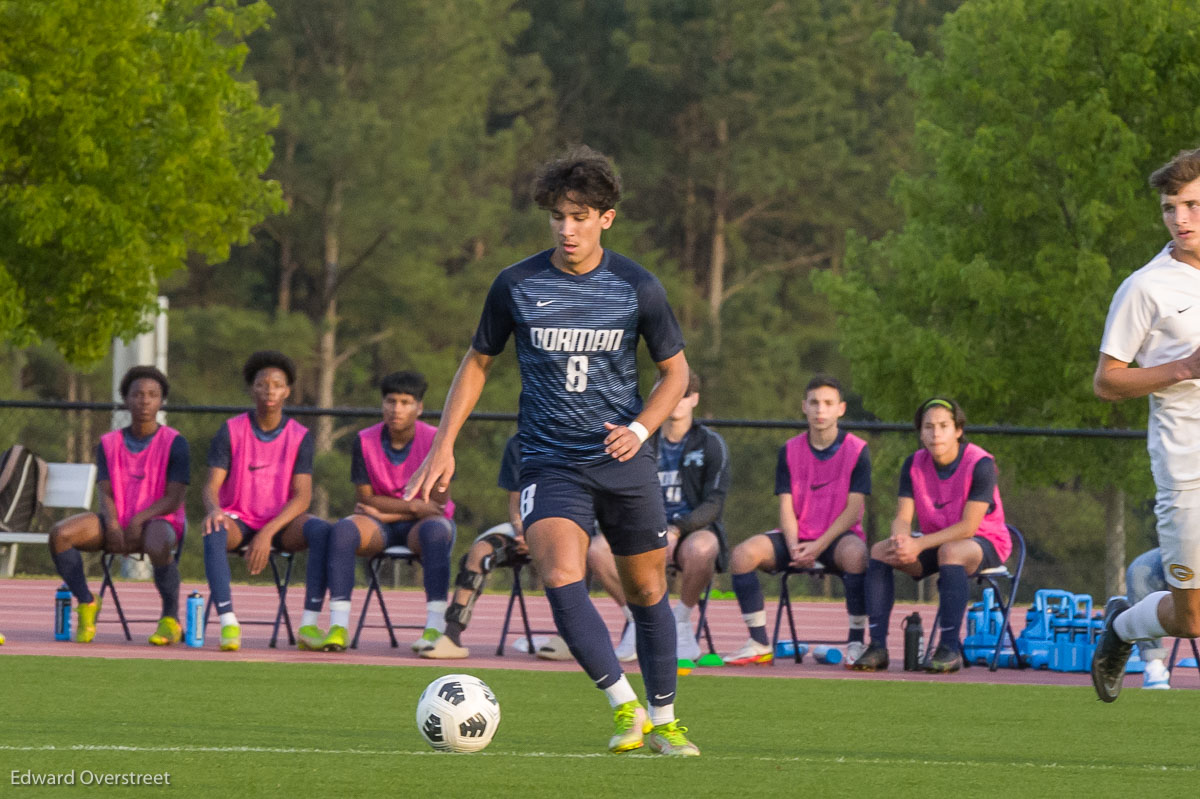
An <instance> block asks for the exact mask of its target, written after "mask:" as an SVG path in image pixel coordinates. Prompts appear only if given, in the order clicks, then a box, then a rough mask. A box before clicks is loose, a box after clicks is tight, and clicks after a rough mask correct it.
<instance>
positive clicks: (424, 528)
mask: <svg viewBox="0 0 1200 799" xmlns="http://www.w3.org/2000/svg"><path fill="white" fill-rule="evenodd" d="M417 540H418V541H419V542H420V545H421V571H422V572H423V573H424V575H425V600H426V601H427V602H445V601H446V594H448V593H450V550H451V549H453V548H454V527H453V526H452V525H451V524H450V521H449V520H448V519H443V518H436V519H422V520H421V522H420V523H419V524H418V525H417Z"/></svg>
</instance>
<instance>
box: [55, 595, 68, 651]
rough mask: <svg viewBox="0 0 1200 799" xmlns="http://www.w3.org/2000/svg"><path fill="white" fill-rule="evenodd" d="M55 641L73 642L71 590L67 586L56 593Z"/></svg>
mask: <svg viewBox="0 0 1200 799" xmlns="http://www.w3.org/2000/svg"><path fill="white" fill-rule="evenodd" d="M54 640H55V641H70V640H71V589H69V588H67V586H66V585H65V584H63V585H60V586H59V587H58V590H57V591H55V592H54Z"/></svg>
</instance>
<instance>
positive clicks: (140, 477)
mask: <svg viewBox="0 0 1200 799" xmlns="http://www.w3.org/2000/svg"><path fill="white" fill-rule="evenodd" d="M129 476H130V477H132V478H133V479H134V480H145V479H146V475H144V474H131V475H129Z"/></svg>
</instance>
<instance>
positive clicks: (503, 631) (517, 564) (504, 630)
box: [496, 556, 558, 657]
mask: <svg viewBox="0 0 1200 799" xmlns="http://www.w3.org/2000/svg"><path fill="white" fill-rule="evenodd" d="M529 563H530V561H529V558H528V557H526V556H519V557H517V558H516V559H515V561H514V562H513V563H512V564H511V567H510V568H512V590H511V591H510V592H509V594H508V608H507V609H506V610H505V611H504V624H503V626H501V628H500V643H498V644H497V645H496V655H497V656H499V657H503V656H504V645H505V643H506V642H507V641H508V628H509V625H510V623H511V622H512V614H513V606H514V605H516V606H518V607H519V608H520V610H521V624H522V627H523V629H524V630H525V636H524V637H525V642H526V643H527V644H528V645H529V651H530V653H534V652H535V651H536V650H535V648H534V646H533V636H534V634H535V633H537V634H541V635H557V634H558V630H534V629H532V628H531V627H530V626H529V613H528V612H527V611H526V609H525V592H524V590H522V588H521V570H522V569H524V568H525V567H526V566H528V565H529ZM518 640H519V639H518Z"/></svg>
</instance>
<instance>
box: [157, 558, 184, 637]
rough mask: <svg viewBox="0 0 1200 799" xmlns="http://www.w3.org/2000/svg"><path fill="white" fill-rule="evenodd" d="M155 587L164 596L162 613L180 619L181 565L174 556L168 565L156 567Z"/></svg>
mask: <svg viewBox="0 0 1200 799" xmlns="http://www.w3.org/2000/svg"><path fill="white" fill-rule="evenodd" d="M154 587H155V588H157V589H158V595H159V596H160V597H162V615H163V616H164V617H165V616H170V617H171V618H172V619H175V620H176V621H179V565H178V564H177V563H175V560H174V559H173V558H172V560H171V562H170V563H168V564H167V565H166V566H155V567H154Z"/></svg>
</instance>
